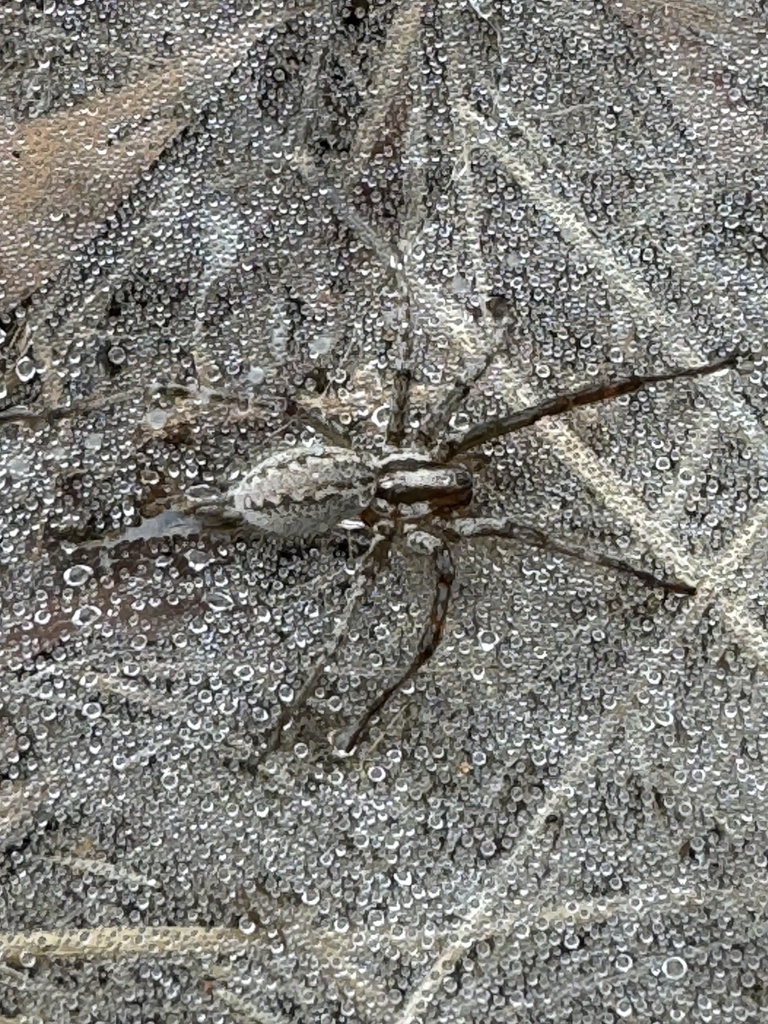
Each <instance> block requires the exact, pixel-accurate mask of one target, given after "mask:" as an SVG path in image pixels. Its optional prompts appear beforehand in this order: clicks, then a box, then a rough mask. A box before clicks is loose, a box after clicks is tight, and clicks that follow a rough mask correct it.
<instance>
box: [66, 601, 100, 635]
mask: <svg viewBox="0 0 768 1024" xmlns="http://www.w3.org/2000/svg"><path fill="white" fill-rule="evenodd" d="M100 618H101V609H99V608H97V607H96V606H95V605H93V604H84V605H83V607H82V608H78V609H77V611H76V612H75V614H74V615H73V616H72V625H73V626H78V627H79V628H80V629H82V628H83V627H84V626H92V625H93V623H94V622H96V621H97V620H98V619H100Z"/></svg>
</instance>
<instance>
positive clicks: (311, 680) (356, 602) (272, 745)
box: [264, 534, 391, 754]
mask: <svg viewBox="0 0 768 1024" xmlns="http://www.w3.org/2000/svg"><path fill="white" fill-rule="evenodd" d="M390 545H391V539H390V537H388V536H386V535H384V534H375V535H374V538H373V541H372V543H371V546H370V547H369V548H368V550H367V551H366V552H365V553H364V554H363V555H362V556H361V558H360V560H359V562H358V564H357V569H356V572H355V580H354V583H353V584H352V586H351V588H350V591H349V594H348V596H347V601H346V604H345V606H344V610H343V611H342V613H341V617H340V619H339V621H338V623H337V624H336V627H335V628H334V631H333V634H332V635H331V637H330V638H329V639H328V642H327V643H326V645H325V648H324V650H323V652H322V654H321V655H320V657H319V658H318V660H317V661H316V662H315V665H314V667H313V668H312V671H311V672H310V674H309V676H308V677H307V679H306V681H305V682H304V685H303V686H302V687H301V689H300V690H299V691H298V693H297V694H296V696H295V697H294V698H293V700H292V701H291V703H290V704H286V705H285V707H284V708H283V709H282V711H281V712H280V715H279V716H278V719H277V722H276V724H275V727H274V729H273V730H272V733H271V735H270V737H269V739H268V740H267V746H266V748H265V750H264V754H270V753H273V752H274V751H275V750H277V749H278V747H279V746H280V744H281V742H282V739H283V735H284V734H285V731H286V729H287V727H288V724H289V722H290V721H291V720H292V719H294V718H295V717H296V716H297V715H298V713H299V712H300V711H301V709H302V708H303V707H304V705H305V704H306V703H307V701H308V700H309V698H310V697H311V696H312V694H313V693H314V692H315V689H316V687H317V683H318V680H319V679H320V676H321V675H322V673H323V671H324V670H325V668H326V666H327V665H328V663H329V661H330V660H331V659H332V658H333V656H334V655H335V654H336V652H337V651H338V650H339V648H340V647H341V645H342V644H343V643H344V641H345V640H346V638H347V633H348V628H349V623H350V621H351V619H352V616H353V615H354V614H355V611H356V610H357V608H358V607H359V606H360V604H361V602H362V601H363V599H364V598H365V596H366V594H367V593H368V590H369V588H370V586H371V584H372V583H373V580H374V577H375V575H376V569H377V568H378V567H379V566H380V565H381V564H382V562H383V561H385V560H386V558H387V557H388V555H389V548H390Z"/></svg>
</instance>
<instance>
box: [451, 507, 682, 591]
mask: <svg viewBox="0 0 768 1024" xmlns="http://www.w3.org/2000/svg"><path fill="white" fill-rule="evenodd" d="M444 529H445V533H446V534H447V536H448V537H450V538H451V539H455V540H459V539H464V540H467V539H469V538H471V537H501V538H503V539H505V540H512V541H518V542H519V543H522V544H528V545H529V546H530V547H534V548H539V549H540V550H541V551H552V552H554V553H555V554H558V555H566V556H567V557H568V558H575V559H578V560H579V561H580V562H586V563H587V564H589V565H601V566H603V567H604V568H606V569H611V570H612V571H614V572H622V573H626V574H627V575H628V576H634V577H635V579H638V580H640V581H641V582H642V583H644V584H645V585H646V586H647V587H658V588H659V589H661V590H666V591H668V592H669V593H671V594H684V595H686V596H688V597H690V596H691V595H693V594H695V593H696V588H695V587H693V586H691V585H690V584H689V583H683V582H682V581H681V580H675V579H661V578H660V577H659V576H654V575H653V573H650V572H646V571H645V570H644V569H637V568H636V567H635V566H633V565H630V563H629V562H625V561H624V560H623V559H622V558H613V557H611V555H603V554H600V553H599V552H595V551H587V550H586V548H582V547H578V546H577V545H575V544H565V543H563V542H562V541H560V540H557V539H556V538H554V537H549V536H548V535H547V534H546V533H544V531H543V530H539V529H537V528H536V527H533V526H526V525H525V524H523V523H517V522H515V521H514V520H513V519H506V518H505V519H498V518H473V519H457V520H455V521H454V522H453V523H452V524H451V526H450V527H445V528H444Z"/></svg>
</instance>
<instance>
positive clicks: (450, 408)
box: [418, 347, 498, 450]
mask: <svg viewBox="0 0 768 1024" xmlns="http://www.w3.org/2000/svg"><path fill="white" fill-rule="evenodd" d="M497 353H498V347H494V348H492V349H491V351H490V352H489V353H488V354H487V355H486V357H485V358H484V359H483V361H482V362H481V364H480V365H479V366H478V367H477V368H476V369H475V370H473V371H472V373H468V374H466V375H465V376H463V377H459V378H458V379H457V380H456V381H454V384H453V386H452V387H451V389H450V390H449V391H448V393H447V394H446V395H445V396H444V397H443V399H442V401H441V402H440V403H439V404H438V405H437V407H436V408H435V409H434V411H433V412H431V413H430V414H429V416H428V417H427V418H426V420H425V421H424V424H423V426H421V427H420V428H419V432H418V434H419V439H420V441H421V442H422V443H423V444H424V445H425V446H426V447H427V448H428V449H430V450H432V449H433V448H435V447H436V446H437V439H438V438H439V437H442V436H443V435H444V434H445V431H446V428H447V426H448V423H449V422H450V419H451V416H453V414H454V413H455V412H456V411H457V410H458V409H459V408H461V406H462V405H463V404H464V402H465V401H466V399H467V396H468V395H469V393H470V392H471V391H472V388H473V387H474V386H475V384H477V382H478V381H479V380H481V379H482V378H483V377H484V376H485V374H486V373H487V372H488V367H489V366H490V365H491V363H492V362H493V360H494V359H495V357H496V355H497Z"/></svg>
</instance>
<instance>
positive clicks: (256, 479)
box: [227, 444, 375, 537]
mask: <svg viewBox="0 0 768 1024" xmlns="http://www.w3.org/2000/svg"><path fill="white" fill-rule="evenodd" d="M374 485H375V474H374V471H373V469H372V467H371V466H369V465H368V463H367V462H366V461H365V459H363V458H361V457H360V456H359V455H358V454H357V453H355V452H353V451H351V450H350V449H348V448H340V447H335V446H331V445H323V444H312V445H297V446H294V447H290V448H285V449H279V450H277V451H275V452H273V453H272V454H271V455H268V456H267V457H266V458H264V459H261V460H260V461H259V462H257V463H256V464H255V465H254V466H252V467H251V469H249V470H248V472H247V473H245V474H244V476H243V477H242V479H241V480H239V481H238V482H237V483H236V484H235V485H234V486H233V487H232V488H231V489H230V491H229V494H228V496H227V497H228V501H229V503H230V504H231V505H232V506H233V507H234V508H235V509H236V511H237V512H239V513H240V515H241V516H242V518H243V519H244V520H245V522H247V523H249V524H251V525H252V526H255V527H256V528H257V529H258V530H260V531H262V532H263V533H268V534H272V535H274V536H279V537H314V536H317V535H319V534H322V533H327V532H328V531H329V530H332V529H333V528H334V527H335V526H337V525H338V524H339V523H340V522H341V521H342V520H344V519H351V518H353V517H354V516H357V515H358V514H359V513H360V511H361V510H362V509H364V508H365V507H366V506H367V505H368V504H369V503H370V501H371V499H372V497H373V489H374Z"/></svg>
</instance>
